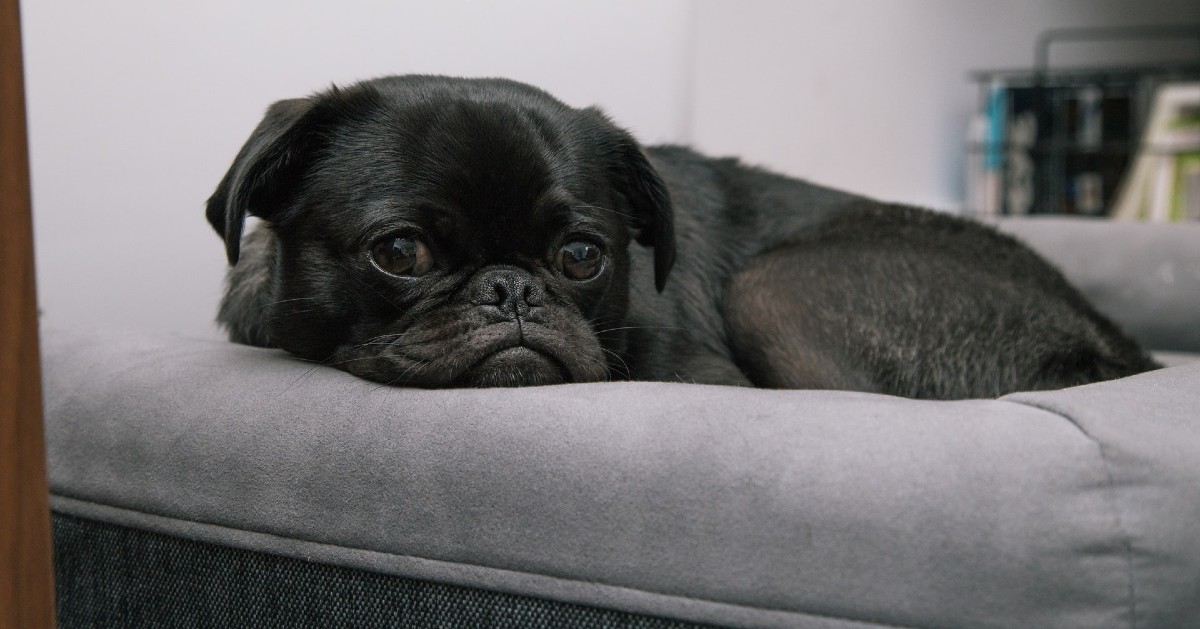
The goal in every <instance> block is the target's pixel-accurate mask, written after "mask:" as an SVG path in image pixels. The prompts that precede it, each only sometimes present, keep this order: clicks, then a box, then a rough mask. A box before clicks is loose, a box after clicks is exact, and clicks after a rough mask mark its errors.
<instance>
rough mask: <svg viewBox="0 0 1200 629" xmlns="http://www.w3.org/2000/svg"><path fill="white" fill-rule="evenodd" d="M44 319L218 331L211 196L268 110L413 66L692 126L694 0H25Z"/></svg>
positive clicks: (654, 131) (644, 130)
mask: <svg viewBox="0 0 1200 629" xmlns="http://www.w3.org/2000/svg"><path fill="white" fill-rule="evenodd" d="M21 8H22V11H23V14H22V26H23V30H24V33H23V35H24V45H25V64H26V84H27V98H28V107H29V137H30V145H31V146H30V153H31V160H32V166H31V167H32V176H33V201H34V222H35V232H36V243H35V245H36V255H37V272H38V292H39V302H40V305H41V310H42V326H43V327H44V328H46V327H51V328H52V327H56V326H70V327H81V326H104V327H111V326H120V327H130V328H141V329H149V330H179V331H185V332H189V333H207V332H209V331H211V330H212V329H213V325H212V324H211V321H212V319H213V316H214V315H215V312H216V305H217V302H218V299H219V295H220V290H221V281H222V276H223V273H224V269H225V261H224V254H223V252H222V247H221V241H220V240H219V239H218V238H217V237H216V235H215V234H214V233H213V231H212V229H211V228H210V227H209V226H208V224H207V223H206V222H205V221H204V219H203V202H204V200H205V199H206V198H207V197H208V195H209V194H211V193H212V190H213V188H215V187H216V184H217V181H218V180H219V179H220V177H221V176H222V175H223V174H224V172H225V169H226V168H228V166H229V164H230V162H231V161H232V160H233V156H234V154H235V153H236V152H237V150H238V148H239V147H240V146H241V144H242V142H243V141H244V140H245V139H246V136H247V135H248V134H249V133H250V130H251V129H253V127H254V125H255V124H256V123H257V122H258V120H259V117H260V116H261V115H262V112H263V111H264V110H265V109H266V107H267V105H268V104H270V103H271V102H272V101H274V100H278V99H281V98H285V97H293V96H301V95H305V94H308V93H310V92H313V91H315V90H319V89H323V88H325V87H328V85H329V84H330V83H331V82H336V83H339V84H341V83H347V82H352V81H354V80H357V79H364V78H370V77H374V76H379V75H385V74H399V73H406V72H423V73H444V74H454V75H474V76H508V77H512V78H516V79H520V80H525V81H528V82H531V83H535V84H537V85H539V86H542V87H544V88H546V89H548V90H550V91H551V92H552V93H554V94H556V95H557V96H559V97H560V98H562V99H563V100H565V101H567V102H568V103H570V104H573V105H579V106H584V105H591V104H596V103H601V104H603V105H604V107H605V108H606V109H607V111H608V112H609V113H610V114H611V115H613V116H614V117H615V118H616V119H617V121H619V122H620V123H622V124H624V125H626V126H628V127H630V128H632V129H634V130H635V131H636V132H637V133H638V134H639V135H640V136H641V137H643V138H646V139H649V140H653V141H666V140H670V141H682V140H684V139H685V137H684V134H685V133H686V116H685V115H684V114H683V113H682V112H683V110H684V108H685V86H686V81H687V77H688V71H687V63H688V59H687V58H686V53H687V46H686V44H685V40H686V37H687V34H686V32H687V27H688V24H689V22H688V19H687V15H688V10H687V7H686V5H685V4H684V1H683V0H656V1H649V2H648V1H646V0H626V1H618V2H614V1H610V0H588V1H583V0H572V1H571V2H557V1H555V0H528V1H523V2H504V3H498V2H496V3H494V2H485V1H477V2H468V1H439V2H384V1H378V2H370V1H367V0H338V1H336V2H334V1H329V0H324V1H311V0H310V1H303V0H289V1H286V2H285V1H277V2H245V1H243V0H203V1H199V2H161V1H158V0H141V1H139V0H105V1H104V2H84V1H72V0H37V1H36V2H24V3H22V7H21Z"/></svg>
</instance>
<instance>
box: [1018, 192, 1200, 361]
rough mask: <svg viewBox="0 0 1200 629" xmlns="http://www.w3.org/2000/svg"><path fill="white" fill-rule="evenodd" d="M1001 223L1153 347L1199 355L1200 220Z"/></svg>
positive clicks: (1029, 219) (1023, 220) (1050, 218)
mask: <svg viewBox="0 0 1200 629" xmlns="http://www.w3.org/2000/svg"><path fill="white" fill-rule="evenodd" d="M997 226H998V227H999V228H1000V229H1002V230H1004V231H1006V232H1009V233H1010V234H1012V235H1014V236H1016V237H1018V238H1020V239H1021V240H1023V241H1025V242H1026V243H1027V244H1029V245H1030V246H1031V247H1033V248H1034V249H1036V250H1037V251H1038V252H1039V253H1041V254H1042V255H1043V256H1045V257H1046V258H1048V259H1049V260H1050V261H1051V262H1053V263H1054V264H1055V265H1057V266H1058V267H1059V269H1061V270H1062V271H1063V273H1065V274H1066V276H1067V277H1068V278H1069V279H1070V280H1071V281H1072V282H1073V283H1074V284H1075V285H1076V286H1077V287H1079V289H1080V290H1081V291H1083V293H1084V294H1085V295H1087V297H1088V298H1089V299H1091V300H1092V302H1093V303H1095V304H1096V307H1097V308H1098V309H1099V310H1100V311H1101V312H1103V313H1105V314H1107V315H1108V316H1110V317H1112V318H1114V319H1116V320H1117V321H1118V322H1119V323H1120V324H1121V325H1122V326H1123V327H1124V328H1125V329H1126V330H1127V331H1128V332H1129V333H1130V334H1132V335H1133V336H1134V337H1135V338H1137V339H1138V340H1139V341H1141V342H1142V343H1143V344H1144V345H1145V346H1146V347H1149V348H1151V349H1156V350H1175V351H1185V352H1200V223H1135V222H1114V221H1108V220H1103V219H1087V218H1077V217H1061V216H1043V217H1024V218H1007V219H1003V220H1000V221H998V222H997Z"/></svg>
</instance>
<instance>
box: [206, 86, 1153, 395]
mask: <svg viewBox="0 0 1200 629" xmlns="http://www.w3.org/2000/svg"><path fill="white" fill-rule="evenodd" d="M207 210H208V211H207V216H208V219H209V222H210V223H211V224H212V225H213V228H214V229H215V230H216V231H217V233H218V234H220V235H221V237H222V238H223V239H224V241H225V245H226V251H227V255H228V258H229V261H230V264H231V265H232V268H231V270H230V273H229V277H228V287H227V292H226V295H225V298H224V300H223V301H222V304H221V309H220V313H219V315H218V320H219V321H220V322H221V324H222V325H223V326H225V328H226V329H227V330H228V332H229V334H230V337H231V338H232V339H233V340H235V341H238V342H242V343H249V344H253V345H261V346H268V347H282V348H283V349H286V350H288V351H290V352H292V353H293V354H295V355H297V356H300V357H302V358H305V359H309V360H314V361H321V362H324V363H327V364H330V365H333V366H336V367H339V368H341V369H345V370H347V371H349V372H351V373H354V374H357V375H359V376H362V377H364V378H369V379H372V380H376V381H379V382H384V383H388V384H396V385H413V386H426V387H443V386H519V385H536V384H553V383H558V382H588V381H597V380H604V379H626V378H627V379H648V380H666V381H684V382H702V383H715V384H734V385H753V386H760V387H775V388H837V389H854V390H862V391H873V392H879V393H889V394H895V395H904V396H909V397H917V398H939V399H952V398H968V397H992V396H998V395H1002V394H1004V393H1007V392H1010V391H1015V390H1027V389H1047V388H1060V387H1065V386H1071V385H1076V384H1082V383H1086V382H1094V381H1098V380H1105V379H1110V378H1118V377H1122V376H1126V375H1130V374H1134V373H1138V372H1141V371H1146V370H1149V369H1153V368H1155V367H1157V365H1156V364H1155V363H1154V362H1153V361H1152V360H1151V359H1150V358H1149V357H1148V356H1147V355H1146V354H1145V353H1144V352H1143V351H1142V350H1141V349H1140V348H1139V347H1138V346H1137V344H1136V343H1135V342H1134V341H1132V340H1131V339H1130V338H1129V337H1127V336H1126V335H1124V334H1123V333H1122V332H1121V331H1120V330H1118V329H1117V327H1116V326H1115V325H1114V324H1113V323H1112V322H1110V321H1109V320H1107V319H1106V318H1104V317H1103V316H1102V315H1100V314H1099V313H1098V312H1096V311H1095V309H1094V308H1092V306H1091V305H1090V304H1088V303H1087V301H1086V300H1085V299H1084V298H1083V297H1082V296H1081V295H1080V294H1079V293H1078V291H1076V290H1075V289H1074V288H1073V287H1071V286H1070V285H1069V284H1068V283H1067V282H1066V280H1065V279H1064V278H1063V277H1062V276H1061V275H1060V274H1059V273H1058V272H1057V271H1056V270H1055V269H1053V268H1052V267H1051V266H1049V265H1048V264H1047V263H1046V262H1045V261H1043V260H1042V259H1041V258H1039V257H1038V256H1037V255H1035V254H1034V253H1033V252H1031V251H1030V250H1029V249H1027V248H1026V247H1024V246H1023V245H1021V244H1020V243H1018V242H1017V241H1015V240H1013V239H1012V238H1009V237H1007V236H1004V235H1001V234H999V233H998V232H996V231H995V230H993V229H990V228H988V227H984V226H982V225H979V224H976V223H974V222H970V221H967V220H963V219H959V218H954V217H950V216H946V215H942V214H937V213H933V212H929V211H925V210H920V209H915V208H911V207H902V206H889V205H884V204H880V203H877V202H873V201H869V200H866V199H863V198H861V197H858V196H855V195H852V194H848V193H844V192H839V191H835V190H830V189H827V188H822V187H819V186H814V185H811V184H808V183H805V182H802V181H798V180H795V179H791V178H787V177H783V176H780V175H776V174H773V173H770V172H767V171H764V170H761V169H757V168H753V167H748V166H745V165H743V164H742V163H740V162H738V161H737V160H734V159H713V158H708V157H704V156H702V155H699V154H698V153H695V152H694V151H691V150H689V149H686V148H682V147H670V146H661V147H648V148H644V147H641V146H640V145H639V144H638V143H637V142H636V141H635V140H634V139H633V137H632V136H630V135H629V133H627V132H626V131H624V130H622V129H620V128H618V127H617V126H615V125H614V124H612V122H611V121H609V120H608V119H607V118H606V117H605V116H604V115H603V114H602V113H600V112H599V111H598V110H596V109H594V108H588V109H573V108H570V107H568V106H566V105H564V104H562V103H561V102H559V101H558V100H556V99H554V98H553V97H551V96H550V95H548V94H546V93H545V92H543V91H541V90H538V89H536V88H533V87H530V86H527V85H523V84H520V83H515V82H512V81H506V80H501V79H453V78H446V77H431V76H403V77H388V78H383V79H376V80H373V81H367V82H364V83H360V84H357V85H354V86H351V87H348V88H343V89H337V88H334V89H330V90H328V91H326V92H323V93H320V94H317V95H314V96H312V97H309V98H305V99H295V100H287V101H281V102H280V103H276V104H275V105H274V106H272V107H271V109H270V110H268V112H267V115H266V117H265V118H264V120H263V121H262V123H261V124H260V125H259V126H258V128H257V129H255V131H254V133H253V134H252V135H251V137H250V139H249V140H248V141H247V143H246V145H245V146H244V147H243V148H242V150H241V152H240V153H239V154H238V156H237V158H236V159H235V161H234V164H233V166H232V167H231V168H230V170H229V172H228V173H227V174H226V176H225V178H224V179H223V180H222V181H221V183H220V185H219V186H218V187H217V190H216V192H215V193H214V194H213V196H212V197H211V198H210V199H209V202H208V208H207ZM248 214H249V215H254V216H258V217H260V218H261V219H263V221H262V223H261V225H260V226H259V227H258V228H257V229H256V230H254V231H253V232H251V233H250V234H249V235H247V236H245V237H244V238H243V237H242V229H243V223H244V220H245V216H246V215H248ZM395 239H402V240H403V242H404V243H409V244H405V246H414V245H411V243H413V242H418V243H419V244H420V245H421V246H422V247H425V248H424V249H422V251H427V252H428V254H429V256H430V257H429V258H428V260H432V263H431V264H432V266H431V267H430V269H429V270H428V271H427V272H425V273H424V274H421V275H419V276H406V275H400V276H397V275H393V274H390V273H388V272H385V271H383V270H382V269H381V267H379V265H378V264H376V263H375V262H374V261H373V258H372V255H373V254H372V253H371V252H372V250H373V249H372V248H373V247H376V248H377V247H378V246H379V244H380V243H381V242H382V243H390V242H393V241H394V240H395ZM581 242H582V243H585V244H586V245H587V247H583V248H580V247H579V246H577V245H578V243H581ZM571 243H574V244H573V245H572V246H573V247H574V248H571V247H568V246H567V245H568V244H571ZM589 247H590V248H589ZM564 251H590V252H592V254H594V255H598V256H599V258H598V260H599V262H598V263H597V264H596V266H595V269H596V270H595V276H594V277H572V276H570V275H569V274H566V273H564V272H563V269H562V256H563V255H565V254H564V253H563V252H564ZM597 251H598V252H599V253H598V254H596V253H595V252H597ZM589 268H590V267H589Z"/></svg>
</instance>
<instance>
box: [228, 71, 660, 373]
mask: <svg viewBox="0 0 1200 629" xmlns="http://www.w3.org/2000/svg"><path fill="white" fill-rule="evenodd" d="M207 210H208V211H207V215H208V220H209V222H210V223H211V224H212V226H213V227H214V228H215V229H216V230H217V233H218V234H220V235H221V236H222V237H223V238H224V240H225V246H226V251H227V253H228V258H229V263H230V264H231V265H232V266H233V269H232V270H231V272H230V274H229V286H228V290H227V293H226V296H225V299H224V301H223V303H222V307H221V314H220V316H219V319H220V321H221V323H222V324H223V325H225V326H226V328H227V329H228V330H229V331H230V334H231V337H232V338H234V340H238V341H242V342H248V343H254V344H259V345H268V346H274V347H281V348H283V349H285V350H288V351H289V352H292V353H293V354H296V355H297V356H300V357H302V358H306V359H310V360H315V361H324V362H327V363H329V364H332V365H335V366H337V367H340V368H342V369H345V370H347V371H349V372H351V373H354V374H357V375H359V376H362V377H365V378H369V379H372V380H376V381H380V382H386V383H389V384H400V385H405V384H411V385H417V386H435V387H436V386H456V385H467V386H489V385H493V386H494V385H532V384H549V383H556V382H585V381H595V380H602V379H605V378H607V377H608V376H609V375H610V374H612V373H620V371H621V359H620V353H621V352H622V350H623V348H624V342H625V340H624V339H625V334H624V331H623V330H621V329H620V328H622V327H623V326H622V320H623V317H624V315H625V310H626V307H627V303H628V282H629V254H628V248H629V246H630V241H631V240H634V239H635V240H636V241H637V242H638V243H641V244H642V245H645V246H649V247H653V248H654V269H655V282H656V285H657V286H658V288H659V290H662V287H663V283H664V282H665V281H666V277H667V273H668V271H669V270H670V268H671V265H672V263H673V261H674V252H675V245H674V236H673V231H672V214H671V206H670V200H669V198H668V195H667V192H666V189H665V188H664V186H663V184H662V182H661V180H660V179H659V177H658V175H657V174H656V173H655V172H654V170H653V168H652V167H651V166H650V164H649V163H648V162H647V160H646V158H645V156H644V155H643V154H642V151H641V149H640V148H639V146H638V144H637V143H636V142H635V141H634V140H633V138H632V137H630V135H629V134H628V133H626V132H625V131H622V130H621V129H619V128H617V127H616V126H614V125H613V124H612V123H611V122H610V121H609V120H608V119H607V118H605V117H604V116H603V115H602V114H601V113H599V112H598V111H597V110H595V109H573V108H570V107H568V106H566V105H564V104H563V103H561V102H559V101H557V100H555V99H554V98H552V97H551V96H549V95H547V94H546V93H544V92H542V91H540V90H537V89H535V88H532V87H529V86H526V85H523V84H520V83H514V82H511V81H503V80H492V79H485V80H481V79H474V80H469V79H450V78H442V77H420V76H407V77H391V78H385V79H377V80H374V81H368V82H364V83H360V84H357V85H354V86H352V87H349V88H345V89H336V88H335V89H330V90H329V91H327V92H324V93H321V94H317V95H314V96H312V97H310V98H305V99H297V100H287V101H281V102H278V103H276V104H275V105H273V106H272V107H271V108H270V109H269V111H268V112H267V114H266V117H265V118H264V119H263V121H262V122H261V123H260V124H259V126H258V128H257V129H255V130H254V133H253V134H252V135H251V136H250V139H249V140H248V141H247V142H246V144H245V146H243V147H242V150H241V151H240V152H239V153H238V156H237V158H236V159H235V160H234V163H233V166H232V167H231V168H230V169H229V172H228V173H227V174H226V175H225V177H224V179H223V180H222V181H221V183H220V185H219V186H218V187H217V190H216V192H215V193H214V194H213V196H212V198H210V199H209V201H208V208H207ZM248 214H249V215H253V216H257V217H260V218H261V219H262V220H263V223H262V225H261V226H260V227H259V228H258V229H257V230H255V232H254V233H252V234H251V235H250V236H248V237H247V238H246V239H245V241H244V242H243V238H242V229H243V224H244V221H245V217H246V216H247V215H248Z"/></svg>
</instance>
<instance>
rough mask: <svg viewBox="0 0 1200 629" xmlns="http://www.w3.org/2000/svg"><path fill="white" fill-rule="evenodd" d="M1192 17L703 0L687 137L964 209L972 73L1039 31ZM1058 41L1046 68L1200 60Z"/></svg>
mask: <svg viewBox="0 0 1200 629" xmlns="http://www.w3.org/2000/svg"><path fill="white" fill-rule="evenodd" d="M1185 21H1190V22H1193V23H1195V22H1200V2H1196V1H1195V0H1139V1H1138V2H1131V1H1130V0H1054V1H1046V0H1005V1H1004V2H996V1H994V0H852V1H842V2H838V1H836V0H829V1H821V2H816V1H795V0H772V1H762V0H760V1H756V2H727V1H721V0H701V1H700V2H699V4H698V5H697V14H696V32H695V36H694V41H695V42H696V47H695V62H694V65H693V68H694V79H693V85H694V101H693V104H694V110H693V111H692V113H691V115H692V121H693V122H692V140H693V142H694V143H695V144H696V145H697V146H698V147H699V148H702V149H704V150H706V151H708V152H712V153H717V154H732V155H741V156H745V157H747V158H748V161H751V162H754V163H759V164H762V165H766V166H769V167H771V168H773V169H776V170H780V171H783V172H785V173H789V174H792V175H795V176H800V177H804V178H808V179H812V180H815V181H817V182H821V183H825V184H828V185H832V186H835V187H839V188H846V189H850V190H855V191H857V192H861V193H864V194H868V195H872V196H875V197H878V198H881V199H887V200H893V201H904V202H908V203H916V204H920V205H928V206H932V207H937V208H943V209H952V208H958V207H961V206H962V203H963V198H964V181H965V177H964V174H963V165H964V155H965V153H964V141H965V134H966V129H967V124H968V117H969V115H970V113H971V112H972V111H973V110H974V108H975V106H976V98H977V92H976V90H975V89H974V86H973V84H972V83H970V81H969V80H968V74H969V72H971V71H973V70H979V69H996V68H1028V67H1031V66H1032V64H1033V57H1034V52H1033V50H1034V44H1035V41H1036V40H1037V36H1038V34H1039V33H1040V32H1041V31H1042V30H1044V29H1048V28H1062V27H1083V26H1120V25H1130V24H1152V23H1168V24H1176V23H1180V22H1185ZM1146 48H1147V47H1145V46H1128V45H1114V44H1111V43H1110V44H1104V45H1096V46H1092V45H1084V44H1064V45H1061V46H1059V45H1055V46H1053V47H1052V48H1051V51H1050V52H1051V62H1052V63H1054V64H1056V65H1057V64H1059V63H1062V64H1065V65H1079V64H1089V63H1093V64H1094V63H1100V64H1103V63H1112V62H1128V61H1131V60H1133V59H1134V58H1140V59H1144V58H1146V55H1148V54H1160V53H1161V55H1163V56H1160V57H1156V58H1159V59H1161V58H1163V57H1166V58H1170V59H1176V58H1178V59H1187V58H1190V59H1193V60H1200V49H1198V48H1197V46H1196V44H1195V43H1194V42H1187V41H1185V42H1175V43H1174V44H1172V45H1170V46H1169V47H1155V48H1154V49H1153V50H1147V49H1146Z"/></svg>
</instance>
